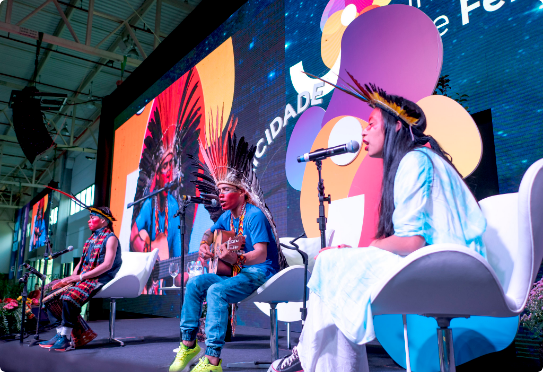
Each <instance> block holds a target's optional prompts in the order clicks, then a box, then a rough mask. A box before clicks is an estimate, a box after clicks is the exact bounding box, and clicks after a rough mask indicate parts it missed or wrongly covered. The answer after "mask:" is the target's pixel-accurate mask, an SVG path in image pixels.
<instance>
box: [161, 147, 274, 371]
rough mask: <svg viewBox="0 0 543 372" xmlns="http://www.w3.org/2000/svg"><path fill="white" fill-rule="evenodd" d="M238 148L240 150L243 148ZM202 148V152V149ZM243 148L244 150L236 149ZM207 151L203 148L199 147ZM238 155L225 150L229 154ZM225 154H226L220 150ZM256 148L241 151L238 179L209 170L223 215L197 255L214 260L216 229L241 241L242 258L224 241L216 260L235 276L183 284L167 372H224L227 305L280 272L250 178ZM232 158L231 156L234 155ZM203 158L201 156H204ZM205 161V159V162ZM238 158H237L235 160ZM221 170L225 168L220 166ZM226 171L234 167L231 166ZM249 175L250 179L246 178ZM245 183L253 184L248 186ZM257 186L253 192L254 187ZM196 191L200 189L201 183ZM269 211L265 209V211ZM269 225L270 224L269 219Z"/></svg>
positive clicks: (198, 278)
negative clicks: (175, 346) (201, 338)
mask: <svg viewBox="0 0 543 372" xmlns="http://www.w3.org/2000/svg"><path fill="white" fill-rule="evenodd" d="M242 144H243V145H244V146H242ZM230 146H232V147H234V150H237V151H242V150H243V149H245V150H244V151H247V148H248V146H247V143H246V142H245V141H244V139H243V138H241V139H240V141H239V145H238V146H236V140H235V137H234V140H233V141H231V142H230ZM202 147H203V146H202V145H201V151H202ZM240 149H242V150H240ZM203 151H205V149H203ZM235 152H236V151H228V153H230V154H232V153H235ZM221 153H224V152H221ZM253 156H254V150H253V151H251V150H249V151H248V152H246V153H245V160H246V162H245V164H243V166H239V165H238V166H237V170H238V172H236V174H237V176H238V177H240V176H241V177H240V178H238V179H236V178H235V177H232V175H231V174H230V177H228V175H227V174H224V175H223V177H220V172H213V175H215V177H214V180H215V182H216V183H215V185H213V187H214V188H215V189H216V191H217V192H218V194H219V201H220V203H221V207H222V209H223V210H224V211H225V212H224V213H223V214H222V215H221V216H220V217H219V219H218V220H217V222H216V223H215V224H214V225H213V226H212V227H211V229H209V230H207V231H206V232H205V233H204V236H203V238H202V242H201V245H200V251H199V254H200V257H202V258H203V259H211V258H213V254H212V252H211V250H210V245H211V244H212V242H213V233H214V232H215V231H216V230H226V231H232V232H234V234H235V236H236V239H241V241H242V243H243V242H244V248H243V250H244V252H246V253H244V254H241V255H238V253H236V252H233V251H230V250H229V249H228V248H227V243H223V244H222V245H220V246H219V247H216V252H217V254H218V255H219V258H220V259H221V260H222V261H224V262H226V263H228V264H230V265H232V266H233V270H232V271H233V272H232V275H233V276H231V277H230V276H221V275H217V274H204V275H199V276H196V277H193V278H191V279H190V280H189V281H188V283H187V290H186V294H185V301H184V305H183V310H182V313H181V325H180V327H181V338H182V342H181V344H180V347H179V352H178V353H177V355H176V358H175V360H174V362H173V363H172V365H171V366H170V371H182V370H184V369H185V368H186V367H187V366H189V367H190V366H191V365H193V364H195V363H196V362H198V358H199V357H201V356H203V355H205V358H202V359H200V361H199V363H198V365H196V367H194V369H192V371H200V370H201V371H204V370H205V371H206V372H207V371H222V367H221V359H220V354H221V349H222V347H223V345H224V339H225V336H226V331H227V325H228V306H229V304H235V303H237V302H240V301H242V300H243V299H245V298H247V297H248V296H249V295H250V294H251V293H253V292H254V291H255V290H256V289H257V288H258V287H260V286H261V285H262V284H264V283H265V282H266V280H268V279H269V278H270V277H272V276H273V275H274V274H275V273H277V271H279V258H278V249H277V243H276V237H275V234H274V230H273V227H272V225H271V224H270V221H269V219H270V218H271V214H270V215H269V217H268V215H267V214H265V213H264V212H263V210H262V209H261V208H265V204H264V203H263V200H262V192H261V190H260V185H259V184H258V181H257V180H256V177H253V176H254V174H252V173H251V172H252V169H251V167H250V165H251V163H252V158H253ZM232 157H233V158H235V156H232ZM204 159H205V157H204ZM208 159H209V158H208ZM237 159H239V157H238V158H237ZM213 166H214V164H207V167H208V169H213ZM223 167H224V166H223ZM224 168H228V169H236V166H235V165H233V164H231V163H229V165H228V167H224ZM249 176H250V177H249ZM246 179H252V180H254V181H253V182H251V183H249V184H247V183H246V182H244V180H246ZM255 187H256V188H257V190H256V192H255V189H254V188H255ZM199 188H200V191H203V190H202V188H203V187H201V186H200V185H199ZM265 211H266V212H267V213H269V210H267V208H266V209H265ZM272 223H273V220H272ZM204 300H207V315H206V323H205V325H206V329H205V331H206V335H207V339H206V346H207V348H206V350H205V352H204V350H202V349H201V348H200V346H198V343H197V342H196V334H197V332H198V324H199V318H200V315H201V312H202V302H203V301H204Z"/></svg>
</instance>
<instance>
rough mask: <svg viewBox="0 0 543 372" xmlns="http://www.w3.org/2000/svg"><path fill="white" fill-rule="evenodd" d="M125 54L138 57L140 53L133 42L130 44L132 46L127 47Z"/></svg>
mask: <svg viewBox="0 0 543 372" xmlns="http://www.w3.org/2000/svg"><path fill="white" fill-rule="evenodd" d="M126 56H127V57H132V58H139V57H140V54H139V53H138V50H137V49H136V47H135V46H134V44H132V47H131V48H130V49H128V52H126Z"/></svg>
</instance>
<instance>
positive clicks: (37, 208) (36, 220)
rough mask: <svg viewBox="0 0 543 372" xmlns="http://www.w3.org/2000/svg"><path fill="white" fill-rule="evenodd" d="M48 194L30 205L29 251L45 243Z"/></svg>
mask: <svg viewBox="0 0 543 372" xmlns="http://www.w3.org/2000/svg"><path fill="white" fill-rule="evenodd" d="M48 201H49V195H45V196H44V197H43V198H41V199H40V200H39V201H38V202H37V203H35V204H34V205H33V206H32V225H31V227H30V245H29V251H32V250H34V249H36V248H39V247H43V246H44V245H45V238H46V237H47V226H48V222H47V206H48Z"/></svg>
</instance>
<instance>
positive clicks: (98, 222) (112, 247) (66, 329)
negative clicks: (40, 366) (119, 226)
mask: <svg viewBox="0 0 543 372" xmlns="http://www.w3.org/2000/svg"><path fill="white" fill-rule="evenodd" d="M89 209H90V211H91V212H90V216H89V222H88V225H89V229H90V230H91V231H92V234H91V236H90V237H89V238H88V239H87V241H86V243H85V246H84V247H83V253H82V255H81V260H80V261H79V263H78V264H77V265H76V267H75V268H74V270H73V273H72V275H70V276H68V277H66V278H64V279H62V280H61V281H60V283H58V284H56V285H55V286H56V287H57V288H58V287H61V286H68V285H70V284H72V283H74V284H73V286H71V287H69V288H68V289H67V290H63V292H62V294H61V295H60V296H59V297H58V299H57V300H56V301H60V302H61V303H60V304H59V305H60V306H61V307H62V319H61V323H60V327H59V328H57V334H56V335H55V336H54V337H53V338H51V339H50V340H49V341H44V342H41V343H40V346H41V347H44V348H48V349H51V350H56V351H66V350H67V349H70V348H71V347H73V345H71V333H72V329H73V328H74V327H75V326H76V322H77V318H78V315H79V314H80V313H81V306H83V305H84V304H85V303H87V302H88V301H89V300H90V299H91V297H92V296H94V295H95V294H96V293H97V292H98V291H99V290H100V288H102V286H104V285H105V284H107V283H108V282H109V281H110V280H112V279H113V278H114V277H115V274H117V272H118V271H119V268H120V267H121V263H122V260H121V245H120V244H119V239H118V238H117V236H115V233H114V232H113V221H114V220H115V219H114V218H113V215H112V214H111V211H110V210H109V208H108V207H99V208H89ZM60 290H62V289H60ZM51 305H53V303H52V302H51V303H50V304H49V305H48V306H51ZM48 313H49V315H50V316H51V317H53V318H54V312H51V311H49V312H48ZM59 320H60V319H59Z"/></svg>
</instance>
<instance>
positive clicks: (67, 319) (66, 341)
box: [50, 300, 81, 351]
mask: <svg viewBox="0 0 543 372" xmlns="http://www.w3.org/2000/svg"><path fill="white" fill-rule="evenodd" d="M61 303H62V321H61V323H60V328H59V331H60V332H59V336H60V337H58V339H57V341H56V342H55V343H54V345H53V346H51V348H50V349H51V350H56V351H66V350H68V349H69V348H70V347H71V339H72V336H71V335H72V329H73V328H74V327H75V325H76V323H77V317H78V316H79V314H80V313H81V307H79V306H77V305H76V304H75V303H73V302H72V301H69V300H61Z"/></svg>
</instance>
